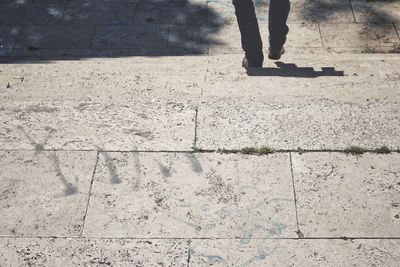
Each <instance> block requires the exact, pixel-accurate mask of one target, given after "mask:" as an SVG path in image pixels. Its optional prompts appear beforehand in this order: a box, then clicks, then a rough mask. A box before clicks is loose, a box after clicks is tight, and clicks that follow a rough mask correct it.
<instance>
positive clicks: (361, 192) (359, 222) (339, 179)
mask: <svg viewBox="0 0 400 267" xmlns="http://www.w3.org/2000/svg"><path fill="white" fill-rule="evenodd" d="M293 175H294V181H295V188H296V199H297V211H298V217H299V228H300V231H302V233H303V234H304V236H305V237H341V236H348V237H350V236H351V237H377V238H379V237H399V236H400V154H399V153H395V154H391V155H376V154H365V155H363V156H360V157H355V156H349V155H345V154H338V153H317V154H314V153H306V154H303V155H298V154H293Z"/></svg>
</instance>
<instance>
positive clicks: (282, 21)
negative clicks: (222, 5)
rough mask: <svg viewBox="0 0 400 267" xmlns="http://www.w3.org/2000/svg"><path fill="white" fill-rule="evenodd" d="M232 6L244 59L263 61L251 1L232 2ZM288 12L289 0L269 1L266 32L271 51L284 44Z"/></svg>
mask: <svg viewBox="0 0 400 267" xmlns="http://www.w3.org/2000/svg"><path fill="white" fill-rule="evenodd" d="M233 5H234V6H235V14H236V18H237V21H238V24H239V30H240V34H241V36H242V38H241V40H242V48H243V50H244V51H245V52H246V58H247V59H248V60H250V61H252V62H260V61H263V59H264V56H263V53H262V46H263V45H262V40H261V35H260V30H259V28H258V22H257V17H256V13H255V10H254V4H253V1H252V0H233ZM289 10H290V2H289V0H270V4H269V15H268V17H269V19H268V30H269V46H270V47H271V48H273V49H274V48H280V47H282V46H283V44H284V43H285V42H286V35H287V33H288V32H289V27H288V26H287V25H286V21H287V18H288V15H289Z"/></svg>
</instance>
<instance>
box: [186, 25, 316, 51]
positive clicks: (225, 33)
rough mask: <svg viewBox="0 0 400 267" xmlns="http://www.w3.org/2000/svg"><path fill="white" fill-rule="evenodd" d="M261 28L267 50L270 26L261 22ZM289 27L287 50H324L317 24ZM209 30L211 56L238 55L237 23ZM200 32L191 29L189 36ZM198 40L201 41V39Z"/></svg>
mask: <svg viewBox="0 0 400 267" xmlns="http://www.w3.org/2000/svg"><path fill="white" fill-rule="evenodd" d="M259 27H260V34H261V38H262V39H263V47H264V48H265V49H266V48H268V46H269V43H268V36H269V33H268V25H267V23H266V22H260V23H259ZM289 27H290V31H289V34H288V36H287V39H288V41H287V44H286V45H285V46H286V48H292V47H308V48H311V47H313V48H316V47H317V48H318V47H319V48H322V42H321V36H320V32H319V28H318V25H317V24H306V23H292V24H290V25H289ZM208 29H209V31H208V32H209V33H208V35H209V36H210V38H209V39H210V42H209V48H210V53H211V54H214V53H221V52H225V53H230V54H237V51H235V52H236V53H234V52H232V48H235V49H238V50H239V48H241V42H240V31H239V28H238V25H237V24H236V23H232V24H227V25H224V27H222V28H220V27H215V26H211V27H208ZM198 32H200V33H201V31H199V30H198V29H195V28H191V29H190V30H188V34H189V35H188V36H191V35H194V36H196V37H197V36H198ZM182 36H183V34H182ZM201 36H202V35H201V34H200V37H201ZM203 36H204V35H203ZM197 38H198V39H200V38H199V37H197ZM203 38H204V37H203ZM195 40H197V39H195ZM195 45H196V43H195ZM239 51H240V50H239Z"/></svg>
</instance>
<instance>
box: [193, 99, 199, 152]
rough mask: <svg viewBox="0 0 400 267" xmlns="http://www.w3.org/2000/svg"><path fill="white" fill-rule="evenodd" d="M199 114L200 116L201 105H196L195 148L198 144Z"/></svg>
mask: <svg viewBox="0 0 400 267" xmlns="http://www.w3.org/2000/svg"><path fill="white" fill-rule="evenodd" d="M198 116H199V106H197V107H196V114H195V117H194V141H193V148H195V147H196V145H197V136H198V125H197V123H198Z"/></svg>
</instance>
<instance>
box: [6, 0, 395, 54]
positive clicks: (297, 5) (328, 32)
mask: <svg viewBox="0 0 400 267" xmlns="http://www.w3.org/2000/svg"><path fill="white" fill-rule="evenodd" d="M291 3H292V9H291V13H290V16H289V26H290V33H289V35H288V43H287V46H288V48H290V49H291V50H297V51H304V50H306V51H307V52H310V51H318V50H319V51H339V52H343V51H347V52H357V53H358V52H363V53H370V52H374V53H379V52H384V53H388V52H392V53H393V52H399V45H400V39H399V23H400V4H399V3H398V1H385V2H381V1H360V0H318V1H314V0H293V1H291ZM268 4H269V3H268V0H265V1H264V0H256V1H255V5H256V11H257V15H258V18H259V23H260V28H261V31H262V35H263V38H264V43H265V45H266V46H267V37H268V34H267V18H268V14H267V11H268ZM239 48H240V38H239V32H238V29H237V25H236V20H235V16H234V9H233V5H232V4H231V0H212V1H211V0H187V1H186V0H169V1H168V0H147V1H140V0H118V1H111V0H83V1H81V0H72V1H64V0H55V1H32V0H4V1H2V2H1V3H0V56H36V57H35V59H36V60H38V61H41V60H44V59H43V57H46V58H47V59H58V58H60V57H63V56H76V57H81V58H92V57H102V56H113V57H126V56H137V55H175V54H178V55H179V54H181V55H182V54H183V55H190V54H221V53H222V54H223V53H227V52H228V53H231V52H230V51H232V50H233V51H237V50H238V49H239Z"/></svg>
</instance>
